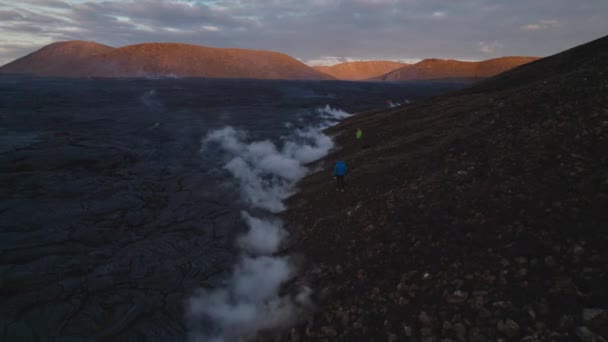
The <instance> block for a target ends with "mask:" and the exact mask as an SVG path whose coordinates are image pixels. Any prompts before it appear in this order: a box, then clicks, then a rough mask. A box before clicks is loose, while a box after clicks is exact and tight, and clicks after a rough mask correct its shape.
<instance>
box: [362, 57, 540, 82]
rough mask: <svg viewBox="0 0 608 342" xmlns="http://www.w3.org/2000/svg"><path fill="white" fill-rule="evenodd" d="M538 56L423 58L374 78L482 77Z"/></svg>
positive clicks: (387, 79) (498, 72)
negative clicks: (474, 59) (460, 59)
mask: <svg viewBox="0 0 608 342" xmlns="http://www.w3.org/2000/svg"><path fill="white" fill-rule="evenodd" d="M537 59H539V58H538V57H501V58H495V59H489V60H486V61H481V62H463V61H457V60H453V59H447V60H446V59H425V60H423V61H421V62H418V63H416V64H412V65H406V66H404V67H402V68H400V69H397V70H394V71H391V72H389V73H387V74H385V75H382V76H380V77H377V78H374V79H376V80H384V81H409V80H432V79H483V78H489V77H492V76H495V75H498V74H500V73H502V72H505V71H507V70H510V69H513V68H515V67H518V66H520V65H522V64H526V63H530V62H533V61H535V60H537Z"/></svg>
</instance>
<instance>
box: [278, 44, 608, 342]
mask: <svg viewBox="0 0 608 342" xmlns="http://www.w3.org/2000/svg"><path fill="white" fill-rule="evenodd" d="M358 127H360V128H361V129H362V130H363V139H364V140H363V145H364V146H363V148H362V147H360V146H359V145H357V143H356V141H355V139H354V135H355V131H356V129H357V128H358ZM328 132H329V133H330V134H332V135H335V139H336V142H337V144H338V146H339V147H338V148H337V149H336V150H335V151H334V152H332V153H331V154H330V155H328V156H327V157H326V158H324V159H323V160H321V161H320V162H318V164H317V165H316V166H317V167H319V169H320V171H318V172H316V173H313V174H311V175H310V176H309V177H307V178H305V179H304V180H303V181H302V182H301V183H300V184H299V188H300V189H301V192H300V193H299V194H298V195H296V196H294V197H292V198H291V199H290V205H291V209H289V210H288V211H287V212H286V213H285V214H284V215H285V218H286V219H287V220H288V221H289V222H291V224H292V226H293V234H294V237H293V244H292V245H291V246H290V248H289V249H290V252H291V253H295V252H300V253H303V254H304V255H306V256H307V258H308V262H309V265H308V267H305V269H306V270H307V271H305V272H303V275H302V277H303V280H304V281H306V282H308V283H309V284H311V285H312V287H313V288H314V289H315V291H316V293H317V294H318V298H317V300H318V305H319V306H318V307H319V310H318V311H317V312H316V314H315V315H314V317H312V318H311V319H310V320H309V321H308V323H305V324H304V325H302V326H300V327H298V328H297V329H296V330H295V331H294V332H292V335H299V336H300V337H301V338H303V339H304V340H315V339H318V338H320V337H325V338H329V339H330V340H332V341H387V339H388V340H389V341H407V340H420V339H422V340H424V339H426V340H429V341H431V340H436V339H439V338H440V337H441V338H447V339H451V340H455V341H465V340H469V341H490V340H499V339H503V340H507V341H520V340H525V341H538V340H540V341H542V340H547V341H549V340H551V341H571V340H574V339H577V338H578V339H581V340H583V341H592V340H597V341H599V340H600V339H599V338H598V336H600V335H601V336H603V338H604V339H608V311H607V310H608V251H607V250H606V246H608V231H607V230H608V210H606V208H608V154H607V153H606V151H608V37H604V38H601V39H599V40H596V41H593V42H591V43H588V44H585V45H582V46H579V47H576V48H574V49H571V50H568V51H565V52H563V53H560V54H557V55H554V56H551V57H548V58H545V59H542V60H539V61H536V62H533V63H530V64H528V65H525V66H522V67H519V68H516V69H514V70H511V71H508V72H506V73H504V74H502V75H499V76H497V77H495V78H492V79H490V80H488V81H485V82H482V83H480V84H478V85H476V86H474V87H473V88H469V89H466V90H461V91H458V92H454V93H451V94H447V95H444V96H439V97H434V98H431V99H428V100H424V101H421V102H419V103H415V104H411V105H406V106H401V107H397V108H394V109H391V110H382V111H375V112H366V113H362V114H359V115H357V116H354V117H351V118H349V119H346V120H345V121H344V122H343V123H341V124H340V125H338V126H336V127H333V128H331V129H330V130H329V131H328ZM338 159H343V160H345V161H346V163H347V164H348V165H349V167H350V170H351V171H350V173H349V174H348V175H347V176H346V192H344V193H342V192H337V191H336V190H335V184H334V180H333V179H332V177H331V175H332V171H331V169H332V166H333V163H334V162H335V161H336V160H338ZM594 338H595V339H594Z"/></svg>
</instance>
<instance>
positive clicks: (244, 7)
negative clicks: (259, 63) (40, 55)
mask: <svg viewBox="0 0 608 342" xmlns="http://www.w3.org/2000/svg"><path fill="white" fill-rule="evenodd" d="M23 3H24V4H25V5H19V6H13V5H9V4H7V1H3V0H0V20H1V19H2V18H6V19H5V20H2V25H1V26H0V27H1V28H2V29H3V32H8V33H9V34H10V33H19V34H31V33H32V32H34V29H33V27H40V28H41V30H42V31H43V32H40V33H39V34H41V35H46V37H47V38H49V37H50V38H52V39H53V40H58V39H86V40H94V41H98V42H100V43H104V44H108V45H111V46H122V45H127V44H135V43H141V42H149V41H178V42H186V43H193V44H202V45H209V46H218V47H242V48H257V49H270V50H277V51H281V52H285V53H288V54H290V55H292V56H294V57H298V58H300V59H302V60H312V59H319V58H321V57H322V56H337V57H351V58H357V59H376V58H378V59H408V58H409V59H420V58H429V57H438V58H459V59H485V58H490V57H496V56H499V55H500V54H507V55H540V56H544V55H549V54H552V53H555V52H558V51H561V50H563V49H566V48H569V47H571V46H574V45H577V44H580V43H584V42H586V41H589V40H591V39H594V38H598V37H600V36H602V35H604V34H606V32H608V21H606V20H605V18H604V17H603V16H601V15H599V14H601V13H608V2H607V1H605V0H587V1H585V2H584V3H580V2H573V1H570V0H535V1H528V0H512V1H509V2H504V1H498V0H462V1H449V0H351V1H346V0H308V1H305V0H257V1H243V0H218V1H213V2H210V1H198V2H193V3H186V2H184V1H169V0H168V1H163V0H138V1H118V0H106V1H103V2H98V1H92V0H91V1H88V2H84V3H74V2H72V3H70V4H67V3H65V2H62V1H58V0H27V1H26V2H23ZM65 5H68V7H65ZM45 6H52V7H53V8H55V9H56V10H55V11H51V12H50V14H49V13H47V12H46V11H44V7H45ZM62 6H63V7H62ZM118 17H122V18H129V21H124V20H122V21H121V20H118V19H117V18H118ZM28 25H29V26H30V27H32V28H28ZM64 26H70V27H73V28H74V29H73V30H71V31H68V30H63V29H62V27H64ZM205 27H207V28H208V27H217V28H218V29H217V30H216V31H212V30H208V29H205ZM3 39H6V38H0V40H3ZM33 49H34V47H32V50H33Z"/></svg>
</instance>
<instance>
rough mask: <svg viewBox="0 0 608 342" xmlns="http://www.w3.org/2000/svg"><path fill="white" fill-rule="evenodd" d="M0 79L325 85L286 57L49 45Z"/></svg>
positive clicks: (176, 47) (169, 47) (154, 46)
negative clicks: (282, 81)
mask: <svg viewBox="0 0 608 342" xmlns="http://www.w3.org/2000/svg"><path fill="white" fill-rule="evenodd" d="M0 73H18V74H32V75H37V76H60V77H172V76H175V77H211V78H255V79H291V80H327V79H333V77H331V76H329V75H326V74H324V73H321V72H319V71H317V70H315V69H313V68H311V67H309V66H307V65H306V64H304V63H301V62H300V61H298V60H296V59H295V58H292V57H290V56H288V55H286V54H283V53H278V52H272V51H261V50H245V49H225V48H211V47H205V46H198V45H189V44H176V43H148V44H138V45H131V46H126V47H122V48H112V47H109V46H105V45H100V44H97V43H92V42H84V41H68V42H58V43H53V44H50V45H48V46H45V47H43V48H42V49H40V50H38V51H36V52H33V53H31V54H29V55H27V56H25V57H22V58H19V59H17V60H16V61H13V62H11V63H8V64H6V65H4V66H2V67H0Z"/></svg>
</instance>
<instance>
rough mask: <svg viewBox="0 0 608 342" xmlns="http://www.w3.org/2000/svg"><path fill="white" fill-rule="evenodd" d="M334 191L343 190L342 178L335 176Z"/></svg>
mask: <svg viewBox="0 0 608 342" xmlns="http://www.w3.org/2000/svg"><path fill="white" fill-rule="evenodd" d="M336 189H338V190H343V189H344V176H336Z"/></svg>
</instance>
